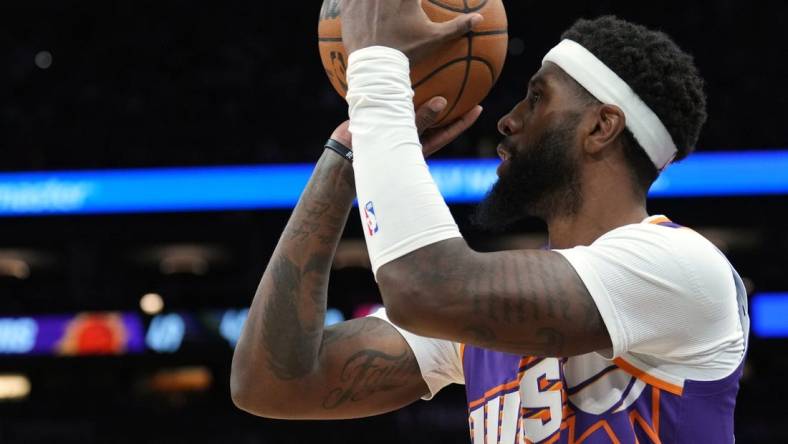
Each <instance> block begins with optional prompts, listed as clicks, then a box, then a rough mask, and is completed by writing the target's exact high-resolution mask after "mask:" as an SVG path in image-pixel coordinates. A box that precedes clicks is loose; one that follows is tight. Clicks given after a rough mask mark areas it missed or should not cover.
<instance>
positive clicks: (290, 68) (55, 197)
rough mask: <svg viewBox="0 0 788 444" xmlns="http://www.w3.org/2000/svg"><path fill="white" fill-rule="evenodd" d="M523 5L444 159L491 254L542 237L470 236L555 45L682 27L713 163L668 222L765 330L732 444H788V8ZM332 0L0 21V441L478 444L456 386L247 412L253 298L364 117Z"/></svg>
mask: <svg viewBox="0 0 788 444" xmlns="http://www.w3.org/2000/svg"><path fill="white" fill-rule="evenodd" d="M506 4H507V7H508V12H509V20H510V37H511V41H510V52H509V57H508V59H507V64H506V67H505V69H504V73H503V76H502V78H501V79H500V81H499V82H498V84H497V86H496V88H495V89H494V90H493V93H492V94H491V96H490V97H489V98H488V99H487V100H486V101H485V102H484V103H483V104H484V105H485V112H484V114H483V116H482V118H481V120H480V121H479V122H478V123H477V124H476V126H475V127H474V128H472V129H471V130H470V131H468V133H467V134H465V135H464V136H463V137H462V138H461V139H460V140H458V141H457V142H456V143H454V144H453V145H452V146H451V147H449V148H448V149H446V150H444V152H443V153H442V154H440V155H439V156H438V157H439V159H440V160H441V161H442V162H443V163H442V164H439V165H437V166H436V168H437V171H439V172H438V173H436V174H439V175H440V176H441V177H440V182H441V185H442V186H443V187H445V188H444V191H445V192H446V193H448V194H451V195H452V196H454V197H453V198H452V201H453V202H455V204H454V206H453V210H454V211H455V215H456V216H457V219H458V221H460V223H461V225H464V226H463V228H464V230H465V231H466V233H468V237H469V238H470V239H471V241H472V242H473V244H474V245H475V246H476V247H477V248H481V249H493V248H517V247H538V246H539V245H541V243H542V242H543V240H544V236H543V227H542V226H540V225H539V224H537V223H524V224H521V225H520V226H518V227H517V228H516V230H514V231H513V232H512V233H510V234H508V235H506V236H489V235H485V234H483V233H478V232H474V231H473V230H472V229H471V228H470V227H468V226H467V225H468V224H467V223H464V222H466V221H467V217H466V216H467V215H468V214H469V212H470V210H471V209H472V204H473V202H474V201H475V200H477V199H478V197H479V196H480V193H483V191H484V188H485V186H486V185H488V184H489V180H491V179H490V175H489V172H490V162H494V161H491V160H489V159H490V158H492V157H494V147H495V145H496V144H497V142H498V136H497V133H496V131H495V122H496V121H497V119H498V118H499V117H500V116H501V115H502V114H504V113H505V112H507V111H508V110H509V109H510V108H511V107H512V106H513V105H514V104H515V103H516V102H517V101H519V100H520V99H521V98H522V96H523V95H524V93H525V89H526V81H527V79H528V77H529V76H530V75H531V74H532V73H533V72H534V71H535V70H536V69H537V67H538V65H539V61H540V60H541V57H542V55H543V54H544V53H545V51H546V50H547V49H549V48H550V47H551V46H552V45H553V44H554V43H555V42H556V41H557V39H558V37H559V35H560V33H561V32H562V31H563V30H564V29H565V28H567V27H568V26H569V25H570V24H571V23H572V22H573V21H574V20H575V19H576V18H579V17H594V16H598V15H601V14H603V13H614V14H617V15H620V16H622V17H624V18H627V19H629V20H633V21H637V22H641V23H643V24H645V25H647V26H649V27H654V28H659V29H662V30H664V31H666V32H667V33H669V34H670V35H671V36H673V37H674V38H675V40H676V41H677V42H678V43H679V45H680V46H682V47H683V48H685V49H686V50H688V51H689V52H691V53H693V54H694V55H695V57H696V60H697V64H698V66H699V67H700V70H701V72H702V74H703V75H704V76H705V78H706V81H707V93H708V96H709V115H710V119H709V122H708V124H707V125H706V127H705V129H704V131H703V133H702V137H701V142H700V144H699V146H700V148H699V151H700V152H715V153H718V154H716V155H713V156H707V157H703V156H701V155H698V156H696V159H694V160H695V163H690V162H692V161H693V159H690V160H689V161H687V165H684V168H683V169H682V170H681V171H678V169H679V168H678V167H677V168H676V169H677V172H676V174H675V175H673V176H670V180H669V181H668V180H666V181H665V182H664V183H662V184H661V188H660V189H657V190H655V199H654V200H652V201H651V205H650V212H651V213H652V214H657V213H667V214H669V215H670V216H671V218H672V219H673V220H675V221H677V222H679V223H681V224H683V225H688V226H691V227H694V228H696V229H698V230H699V231H701V232H702V233H703V234H705V235H706V236H707V237H709V238H710V239H711V240H713V241H714V242H715V243H716V244H717V245H718V247H719V248H721V249H722V250H724V251H725V252H726V253H727V254H728V255H729V257H730V259H731V260H732V262H733V263H734V264H735V265H736V267H737V268H738V269H739V271H740V272H741V274H742V276H745V277H746V278H747V284H748V285H749V287H750V291H751V310H752V316H753V320H754V327H755V328H754V329H753V332H752V336H751V338H752V341H751V350H750V354H749V359H748V365H747V371H746V375H745V379H744V380H743V383H742V385H743V388H742V390H741V393H740V396H739V404H738V410H737V418H736V419H737V422H736V430H737V441H738V442H742V443H761V442H788V433H786V432H785V429H783V424H782V421H783V420H784V418H785V417H786V414H788V410H786V409H785V407H784V403H783V401H784V400H785V399H788V388H786V385H785V383H784V379H783V378H784V377H785V369H786V366H788V341H786V340H785V338H787V337H788V277H786V276H787V275H788V232H787V231H786V227H788V225H787V224H786V220H788V122H786V111H785V110H786V107H788V96H787V95H786V80H787V79H788V44H786V37H785V29H784V24H783V22H782V20H784V17H786V16H787V15H788V3H786V2H782V1H780V2H776V1H774V2H740V1H732V0H719V1H715V2H701V1H698V2H669V3H663V2H657V3H643V2H624V1H599V2H594V4H593V5H589V4H588V2H581V1H571V2H535V1H524V0H511V1H508V2H507V3H506ZM319 9H320V2H318V1H316V0H311V1H301V2H296V1H291V2H269V1H247V0H243V1H237V2H231V3H222V2H212V3H205V4H203V3H200V2H188V1H183V0H159V1H149V0H138V1H135V2H107V1H102V2H100V1H95V0H83V1H81V2H55V1H44V0H27V1H25V2H4V3H3V4H2V5H1V6H0V85H1V87H0V146H2V162H0V169H2V171H3V172H2V173H0V442H2V443H69V442H79V443H94V442H96V443H99V442H101V443H104V442H119V443H131V442H167V443H174V442H189V443H203V442H205V443H209V442H211V443H212V442H239V443H305V442H315V441H320V442H328V443H373V442H374V443H406V442H408V443H461V442H467V440H468V431H467V419H466V418H467V417H466V411H465V407H464V393H463V390H462V388H461V387H452V388H450V389H447V390H445V391H444V392H442V393H441V395H440V396H439V397H438V398H437V399H436V400H434V401H432V402H430V403H429V404H427V403H423V402H421V403H417V404H415V405H413V406H411V407H410V408H407V409H405V410H402V411H400V412H395V413H392V414H389V415H385V416H381V417H377V418H371V419H365V420H357V421H342V422H306V423H296V422H281V421H271V420H262V419H258V418H254V417H252V416H249V415H247V414H245V413H242V412H241V411H239V410H237V409H235V408H234V407H233V405H232V403H231V401H230V395H229V368H230V358H231V355H232V346H233V344H234V341H235V339H236V338H237V335H238V332H239V330H240V326H241V324H242V322H243V319H244V316H245V311H244V308H245V307H246V306H248V304H249V302H250V301H251V298H252V295H253V292H254V289H255V287H256V285H257V282H258V279H259V277H260V275H261V273H262V271H263V268H264V267H265V265H266V261H267V259H268V257H269V255H270V253H271V252H272V249H273V247H274V245H275V243H276V241H277V238H278V235H279V233H280V231H281V229H282V228H283V226H284V223H285V221H286V220H287V217H288V213H289V207H290V206H291V205H292V203H293V199H295V197H297V194H298V192H299V191H300V186H302V184H303V180H305V177H306V176H305V175H306V174H308V171H309V167H308V165H306V164H309V163H311V162H314V161H315V160H316V159H317V157H318V156H319V155H320V152H321V151H322V148H321V147H322V143H323V142H324V141H325V139H326V138H327V137H328V135H329V134H330V133H331V131H332V130H333V128H334V127H335V126H336V125H337V124H338V123H339V122H341V121H342V120H344V119H345V118H346V117H345V116H346V108H345V106H344V104H343V102H342V101H341V100H340V99H339V97H338V96H337V95H336V93H335V92H334V91H333V89H332V88H331V86H330V84H329V82H328V80H327V79H326V78H325V75H324V73H323V71H322V67H321V65H320V60H319V57H318V54H317V44H316V26H317V16H318V12H319ZM458 158H461V159H465V160H464V161H461V162H458V161H452V160H450V159H458ZM483 159H488V160H486V161H485V160H483ZM278 164H286V165H287V167H281V166H280V167H277V166H276V165H278ZM227 166H233V167H232V168H225V167H227ZM239 166H242V167H239ZM243 166H245V167H243ZM161 167H168V169H160V168H161ZM176 167H193V168H187V169H184V168H176ZM130 168H131V169H134V170H128V169H130ZM153 168H155V169H153ZM195 168H196V169H195ZM65 170H69V171H71V172H70V173H63V171H65ZM75 171H76V172H75ZM345 239H346V241H345V242H344V243H343V244H342V246H341V248H340V252H339V255H338V258H337V263H336V266H335V273H334V275H333V277H332V279H333V280H332V283H331V288H330V297H329V305H330V307H332V308H333V309H334V310H333V311H332V312H331V318H332V319H334V320H339V319H344V318H350V317H353V316H362V315H364V314H365V313H367V312H369V310H371V309H372V308H373V307H374V306H375V304H377V303H378V302H379V297H378V294H377V291H376V287H375V285H374V281H373V280H372V278H371V274H370V272H369V270H368V268H367V267H368V264H367V259H366V253H365V250H364V247H363V237H362V236H361V231H360V227H359V224H358V221H357V218H356V217H355V216H353V217H351V223H350V225H349V227H348V229H347V233H346V237H345Z"/></svg>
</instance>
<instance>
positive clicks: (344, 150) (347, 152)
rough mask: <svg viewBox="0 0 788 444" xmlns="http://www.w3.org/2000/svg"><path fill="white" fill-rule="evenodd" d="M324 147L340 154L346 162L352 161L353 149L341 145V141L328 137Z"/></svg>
mask: <svg viewBox="0 0 788 444" xmlns="http://www.w3.org/2000/svg"><path fill="white" fill-rule="evenodd" d="M324 148H326V149H329V150H331V151H333V152H335V153H337V154H339V155H340V156H342V157H344V158H345V159H347V160H348V162H351V163H352V162H353V150H351V149H350V148H348V147H346V146H345V145H343V144H342V143H341V142H337V141H336V140H334V139H328V141H326V144H325V146H324Z"/></svg>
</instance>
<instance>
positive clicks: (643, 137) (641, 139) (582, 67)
mask: <svg viewBox="0 0 788 444" xmlns="http://www.w3.org/2000/svg"><path fill="white" fill-rule="evenodd" d="M545 62H553V63H555V64H556V65H558V66H560V67H561V69H563V70H564V71H566V73H567V74H569V75H570V76H571V77H572V78H573V79H575V80H576V81H577V83H579V84H580V85H581V86H582V87H583V88H585V89H586V90H587V91H588V92H589V93H591V95H592V96H594V97H596V98H597V100H599V101H600V102H602V103H604V104H607V105H616V106H617V107H619V108H621V110H622V111H624V115H625V116H626V122H627V128H629V130H630V131H632V135H634V136H635V139H636V140H637V141H638V143H639V144H640V146H642V147H643V149H644V150H645V151H646V154H648V157H649V158H650V159H651V161H652V162H654V165H655V166H656V167H657V169H658V170H659V171H662V170H663V169H665V167H667V166H668V164H670V162H671V161H672V160H673V158H674V157H676V152H677V150H676V144H675V143H673V139H672V138H671V137H670V133H668V130H667V128H665V125H663V124H662V121H661V120H659V117H657V115H656V114H654V111H652V110H651V108H649V107H648V105H646V104H645V103H644V102H643V100H641V99H640V97H638V95H637V94H635V92H634V91H632V88H630V87H629V85H627V82H625V81H624V80H623V79H621V77H619V76H618V75H617V74H616V73H615V72H613V70H611V69H610V68H608V67H607V65H605V64H604V63H602V61H601V60H599V59H598V58H596V56H594V54H592V53H591V52H590V51H589V50H587V49H585V48H584V47H583V46H581V45H580V44H578V43H577V42H574V41H572V40H563V41H561V43H559V44H558V45H556V47H555V48H553V49H551V50H550V52H548V53H547V55H546V56H544V59H543V60H542V64H543V65H544V63H545Z"/></svg>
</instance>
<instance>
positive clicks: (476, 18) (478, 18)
mask: <svg viewBox="0 0 788 444" xmlns="http://www.w3.org/2000/svg"><path fill="white" fill-rule="evenodd" d="M482 21H484V16H482V15H480V14H474V15H473V17H471V26H476V25H478V24H479V23H481V22H482Z"/></svg>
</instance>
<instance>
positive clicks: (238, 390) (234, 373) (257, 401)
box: [230, 362, 279, 418]
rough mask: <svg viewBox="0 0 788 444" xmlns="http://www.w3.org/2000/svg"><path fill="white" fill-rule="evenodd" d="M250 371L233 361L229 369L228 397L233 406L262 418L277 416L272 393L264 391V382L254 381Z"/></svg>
mask: <svg viewBox="0 0 788 444" xmlns="http://www.w3.org/2000/svg"><path fill="white" fill-rule="evenodd" d="M253 379H254V378H252V376H251V372H250V371H249V370H248V369H246V368H243V366H241V365H238V364H237V363H236V362H233V365H232V368H231V370H230V398H231V399H232V401H233V404H234V405H235V407H237V408H238V409H239V410H243V411H244V412H247V413H250V414H252V415H255V416H260V417H263V418H275V417H277V413H279V412H277V411H276V406H275V405H274V404H273V403H272V402H271V401H272V400H275V394H274V393H270V394H269V393H265V390H263V389H262V386H263V385H264V382H263V381H261V380H259V379H258V380H257V381H254V380H253Z"/></svg>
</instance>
